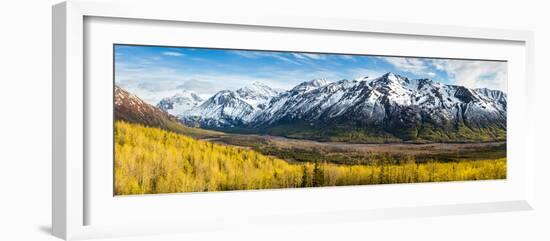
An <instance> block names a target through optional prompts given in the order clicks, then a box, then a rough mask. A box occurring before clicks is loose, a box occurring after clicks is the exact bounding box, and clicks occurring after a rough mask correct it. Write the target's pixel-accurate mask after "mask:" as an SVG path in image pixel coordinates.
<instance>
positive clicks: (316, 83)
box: [292, 79, 330, 92]
mask: <svg viewBox="0 0 550 241" xmlns="http://www.w3.org/2000/svg"><path fill="white" fill-rule="evenodd" d="M329 83H330V82H329V81H328V80H326V79H313V80H310V81H305V82H302V83H300V84H299V85H297V86H296V87H294V88H292V90H293V91H300V92H302V91H303V92H307V91H310V90H313V89H317V88H319V87H323V86H325V85H328V84H329Z"/></svg>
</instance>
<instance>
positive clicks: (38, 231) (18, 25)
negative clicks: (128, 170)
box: [0, 0, 550, 240]
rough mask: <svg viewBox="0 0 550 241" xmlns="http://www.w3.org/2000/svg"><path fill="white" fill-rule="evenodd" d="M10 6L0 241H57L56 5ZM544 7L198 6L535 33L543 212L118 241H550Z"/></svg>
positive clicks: (0, 23)
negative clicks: (53, 192)
mask: <svg viewBox="0 0 550 241" xmlns="http://www.w3.org/2000/svg"><path fill="white" fill-rule="evenodd" d="M56 2H57V1H47V0H20V1H11V2H9V3H8V2H5V3H4V4H3V5H2V8H1V10H0V18H1V19H0V30H1V31H2V36H1V37H0V41H1V42H0V43H1V44H0V56H1V57H0V59H1V61H2V62H1V63H0V64H1V65H0V66H2V67H1V68H0V104H1V110H2V112H1V113H2V114H1V116H0V136H1V143H0V144H1V145H0V151H1V154H0V193H1V194H0V240H56V238H54V237H53V236H51V235H50V233H49V229H50V226H51V224H50V219H51V214H50V212H51V210H50V206H51V194H50V193H51V172H50V171H51V158H50V156H51V151H50V149H51V141H50V140H51V104H50V103H51V71H50V68H51V61H50V59H51V55H50V53H51V34H50V32H51V11H50V10H51V9H50V6H51V4H54V3H56ZM543 4H544V1H527V0H524V1H517V2H513V3H506V2H504V1H483V2H481V1H471V0H461V1H437V0H434V1H427V0H426V1H424V0H416V1H406V0H403V1H388V0H386V1H373V2H367V1H346V0H339V1H330V2H326V3H324V2H321V1H311V2H308V1H300V2H298V1H291V0H289V1H283V0H279V1H272V0H270V1H237V0H232V1H219V3H213V1H204V0H202V1H200V3H199V2H198V1H196V2H190V3H189V7H201V8H209V10H210V11H211V13H212V14H224V13H226V12H232V13H233V12H234V13H235V14H238V13H239V12H243V13H244V12H246V11H270V12H273V13H278V14H290V15H299V16H317V17H323V16H324V17H333V18H356V19H367V20H383V21H399V22H416V23H431V24H434V23H435V24H448V25H462V26H474V27H493V28H517V29H527V30H534V31H535V69H536V73H535V77H536V79H537V81H536V83H537V86H536V90H537V96H536V98H537V102H538V103H539V104H538V106H537V109H538V110H539V112H538V116H534V117H533V118H536V119H537V128H538V130H539V131H538V134H539V135H538V137H537V138H538V146H537V150H538V151H539V162H538V166H537V168H538V175H537V196H536V198H537V199H536V203H535V208H536V211H531V212H519V213H497V214H482V215H462V216H453V217H433V218H419V219H407V220H386V221H376V222H364V223H343V224H338V225H330V226H327V225H308V224H303V225H300V226H297V227H295V228H286V229H283V230H247V229H246V228H244V229H242V230H240V231H219V232H214V233H212V232H205V233H198V234H197V233H196V234H192V235H179V236H163V237H140V238H126V239H119V240H182V239H188V240H220V239H224V240H233V239H235V240H237V239H238V240H281V239H291V240H341V239H345V240H366V239H372V240H398V239H402V240H442V239H443V240H482V239H485V240H549V239H550V233H549V232H548V225H549V224H548V223H549V222H550V188H548V187H546V185H545V184H550V175H546V170H549V171H550V169H549V168H550V165H549V164H548V163H547V162H546V160H543V159H542V158H543V155H542V154H543V153H542V151H543V150H544V148H545V143H544V141H545V138H544V137H545V136H547V135H549V134H550V133H549V127H550V125H548V124H547V122H548V121H547V119H546V118H548V117H550V115H549V113H548V112H549V110H550V108H548V106H547V104H548V101H547V100H545V97H546V95H548V94H547V93H546V92H545V89H549V88H550V83H549V79H548V77H547V76H546V75H545V72H546V69H547V67H546V66H550V58H548V57H547V55H548V54H550V49H549V48H550V44H549V43H550V26H549V24H547V23H546V24H545V22H550V16H548V15H547V10H548V7H547V6H544V5H543Z"/></svg>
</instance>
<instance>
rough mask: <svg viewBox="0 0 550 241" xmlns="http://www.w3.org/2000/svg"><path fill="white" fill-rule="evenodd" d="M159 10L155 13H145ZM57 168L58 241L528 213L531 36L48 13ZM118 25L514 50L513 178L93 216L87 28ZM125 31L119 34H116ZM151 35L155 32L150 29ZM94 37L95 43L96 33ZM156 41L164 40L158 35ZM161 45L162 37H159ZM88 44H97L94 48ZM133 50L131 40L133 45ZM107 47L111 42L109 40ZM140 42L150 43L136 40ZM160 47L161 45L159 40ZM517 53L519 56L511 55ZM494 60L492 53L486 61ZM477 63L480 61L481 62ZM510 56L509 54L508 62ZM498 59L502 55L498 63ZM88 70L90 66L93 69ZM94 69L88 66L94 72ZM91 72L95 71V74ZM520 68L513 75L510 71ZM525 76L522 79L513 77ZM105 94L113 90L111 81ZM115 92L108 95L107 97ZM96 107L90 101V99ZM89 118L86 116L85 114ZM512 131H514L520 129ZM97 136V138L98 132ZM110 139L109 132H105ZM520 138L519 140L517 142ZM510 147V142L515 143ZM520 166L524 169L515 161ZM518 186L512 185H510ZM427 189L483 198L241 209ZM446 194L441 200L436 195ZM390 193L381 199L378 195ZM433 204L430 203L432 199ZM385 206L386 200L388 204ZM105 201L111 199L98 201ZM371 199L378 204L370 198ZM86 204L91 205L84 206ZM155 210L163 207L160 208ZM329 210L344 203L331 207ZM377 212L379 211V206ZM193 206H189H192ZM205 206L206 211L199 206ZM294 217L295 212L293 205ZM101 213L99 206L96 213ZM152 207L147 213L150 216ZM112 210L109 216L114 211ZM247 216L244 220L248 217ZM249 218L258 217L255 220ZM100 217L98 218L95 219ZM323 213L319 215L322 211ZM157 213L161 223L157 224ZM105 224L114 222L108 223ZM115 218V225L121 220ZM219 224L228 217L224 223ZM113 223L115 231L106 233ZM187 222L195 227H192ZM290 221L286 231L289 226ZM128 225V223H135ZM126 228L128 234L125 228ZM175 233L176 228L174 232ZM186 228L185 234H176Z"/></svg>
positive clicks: (165, 5) (230, 198)
mask: <svg viewBox="0 0 550 241" xmlns="http://www.w3.org/2000/svg"><path fill="white" fill-rule="evenodd" d="M151 9H155V11H151ZM52 15H53V19H52V22H53V34H52V36H53V56H52V58H53V67H52V68H53V70H52V73H53V114H52V116H53V150H52V153H53V163H52V164H53V167H52V177H53V180H52V184H53V193H52V203H53V207H52V226H53V234H54V235H55V236H58V237H60V238H63V239H67V240H69V239H84V238H94V237H113V236H122V235H139V234H159V233H173V232H194V231H204V230H213V229H220V228H239V227H243V226H244V225H249V226H250V225H252V226H254V225H259V226H262V227H266V226H268V225H293V224H299V223H302V222H309V223H334V222H344V221H362V220H372V219H384V218H400V217H423V216H434V215H451V214H467V213H483V212H498V211H514V210H530V209H532V208H533V203H534V172H535V171H534V169H535V164H536V157H535V155H534V151H533V148H534V146H535V145H534V142H535V140H534V139H535V138H534V131H535V130H534V129H533V127H534V125H532V124H530V121H531V120H529V118H528V117H529V116H533V115H532V114H531V112H530V111H531V110H530V106H531V105H530V103H531V101H532V100H531V99H530V97H529V96H530V95H529V93H531V92H532V91H533V90H532V89H531V88H532V86H533V84H532V83H533V34H532V33H531V32H529V31H518V30H496V29H481V28H467V27H456V26H439V25H421V24H408V23H389V22H372V21H358V20H351V19H321V18H301V17H295V16H277V15H265V14H261V16H260V15H254V14H253V13H250V15H246V16H244V15H238V16H237V15H231V14H229V13H228V14H227V15H216V16H211V15H208V14H207V13H206V12H204V11H198V10H196V9H189V8H187V7H186V4H185V3H183V2H181V1H179V2H178V1H167V0H162V1H155V2H134V1H112V2H99V1H86V0H69V1H66V2H64V3H60V4H58V5H55V6H54V7H53V14H52ZM93 18H114V19H119V20H124V21H134V20H135V21H145V22H146V21H152V22H156V24H157V25H158V24H163V23H168V22H170V23H174V24H178V23H181V24H214V25H216V26H217V25H223V28H224V29H226V30H227V29H229V31H231V28H242V27H244V28H246V27H253V28H255V29H260V30H261V29H264V28H265V29H277V30H278V31H279V32H282V31H292V30H300V31H302V32H305V33H307V32H308V31H318V32H317V33H321V34H323V33H325V34H328V33H358V34H383V35H391V36H394V37H396V38H399V37H400V36H401V37H403V38H408V37H421V38H427V39H440V40H442V41H446V40H453V41H455V42H468V41H477V42H482V43H484V44H488V45H491V44H493V43H497V42H499V43H503V44H510V45H513V46H516V47H514V48H515V49H519V50H514V51H516V52H515V54H513V55H514V56H517V58H518V59H521V61H519V60H518V61H515V63H516V65H514V66H518V67H517V69H518V71H515V70H514V71H512V72H514V73H516V74H518V76H520V77H519V78H518V79H519V80H514V81H515V82H513V83H512V85H510V86H509V88H511V89H512V88H513V89H514V91H513V92H512V93H510V97H509V98H510V105H511V111H510V112H509V119H511V120H510V121H511V122H513V123H512V124H513V125H510V126H511V128H512V129H515V131H514V132H513V133H512V134H509V142H510V144H509V145H508V150H509V155H511V156H512V157H513V158H512V159H514V158H515V159H516V160H518V161H517V162H513V164H514V165H510V167H509V168H510V169H511V170H512V171H516V172H517V173H518V175H512V176H513V178H512V179H510V180H507V181H506V182H490V181H489V182H458V183H452V184H437V183H434V184H428V185H422V186H420V187H413V186H411V185H389V186H387V185H384V186H371V187H369V188H360V187H357V186H350V187H339V188H335V189H331V188H320V189H315V190H313V189H309V190H308V191H307V193H306V192H304V190H267V191H252V192H250V191H247V192H231V193H217V194H184V195H152V196H148V197H142V198H140V199H139V200H138V199H137V198H136V199H126V200H121V199H118V200H116V202H119V203H121V204H123V205H122V206H120V207H119V208H122V207H126V208H122V209H124V211H121V212H113V209H110V208H109V207H107V205H111V204H109V202H100V203H101V204H100V205H99V206H98V207H99V208H97V209H94V208H91V209H90V204H89V202H95V203H98V202H96V201H94V200H95V198H94V197H90V196H93V195H94V194H93V191H92V190H93V188H91V187H90V180H87V178H88V177H89V176H90V175H86V173H87V172H88V171H89V170H88V169H90V168H92V166H90V165H93V164H90V162H89V161H90V160H88V161H86V160H85V156H87V155H89V154H90V153H89V151H90V150H88V149H87V148H88V147H89V146H88V143H86V141H85V140H86V135H88V134H89V133H90V131H91V130H89V129H87V128H89V125H86V123H87V121H89V120H87V119H86V118H87V114H86V113H88V112H89V111H90V110H89V107H90V106H89V104H87V101H86V98H87V97H86V94H85V93H86V91H87V90H86V89H87V88H96V87H97V86H89V85H87V84H86V83H85V78H86V68H89V67H90V66H89V63H87V62H86V61H87V56H86V53H88V52H87V51H86V47H87V46H88V45H86V44H85V43H86V41H87V39H86V34H90V33H85V32H86V31H88V29H86V19H93ZM122 27H124V26H123V25H122ZM151 28H154V26H152V27H151ZM94 31H95V30H93V31H92V32H91V33H92V34H94V33H102V31H101V30H100V31H95V32H94ZM159 33H160V34H162V32H159ZM159 36H160V35H159ZM92 39H93V38H92ZM134 40H135V39H134ZM106 41H107V42H108V41H111V40H109V39H107V40H106ZM143 41H155V40H152V39H151V40H147V39H142V40H141V42H143ZM161 42H162V40H161ZM517 51H521V52H520V53H517ZM487 54H490V53H487ZM480 55H481V57H483V56H484V55H483V54H480ZM511 55H512V54H511ZM498 56H499V55H498ZM91 62H93V61H91ZM92 67H93V66H92ZM93 68H95V67H93ZM513 68H516V67H513ZM519 69H521V70H519ZM108 82H109V84H112V83H111V82H110V81H108ZM110 91H112V89H111V90H110ZM92 98H93V97H92ZM88 114H89V113H88ZM512 126H518V127H517V128H515V127H512ZM93 131H96V130H95V129H94V130H93ZM106 131H112V130H106ZM514 133H516V134H514ZM512 138H514V139H512ZM520 158H521V160H522V161H521V162H520V161H519V159H520ZM516 177H517V178H516ZM430 189H433V190H437V189H451V190H454V191H456V192H457V193H458V192H463V193H469V192H470V191H468V190H476V191H475V192H471V193H476V192H477V193H479V194H480V195H479V196H476V195H474V194H468V195H466V196H467V197H465V198H463V199H457V198H454V199H453V197H452V195H451V196H450V197H449V198H448V199H447V200H441V202H423V201H422V200H421V199H415V200H414V201H411V202H409V203H408V204H407V205H404V204H403V202H390V204H389V203H384V200H383V199H380V200H377V201H376V200H375V201H370V202H372V204H373V206H372V207H373V208H364V209H362V208H358V205H355V206H354V205H353V204H350V205H349V208H347V209H342V208H340V209H338V208H331V207H328V209H327V207H326V206H321V205H318V206H316V205H312V206H311V207H310V208H308V210H304V211H300V210H293V211H283V210H282V208H283V207H284V208H286V209H287V210H288V209H292V208H291V207H292V206H290V204H289V203H286V205H287V206H285V203H284V202H283V204H281V208H280V209H277V208H269V207H267V206H269V205H266V207H265V208H264V210H262V211H265V212H264V213H261V215H259V216H254V215H253V212H258V210H260V208H262V207H260V206H253V205H251V206H248V207H247V206H243V205H242V204H240V206H239V204H237V203H242V202H243V201H245V200H254V201H255V202H265V203H267V204H269V202H274V201H273V200H277V199H278V198H279V199H282V198H296V199H303V200H308V199H312V198H319V199H325V198H326V197H327V195H330V196H340V197H342V198H344V197H347V198H349V197H353V195H358V197H361V196H360V195H363V194H360V193H362V192H363V193H364V194H366V193H369V195H372V194H373V193H374V194H378V195H380V197H384V195H394V194H388V193H398V194H397V195H401V194H403V193H409V194H412V193H414V192H418V191H425V192H429V190H430ZM488 189H495V190H499V193H489V194H491V195H492V194H495V195H493V197H492V198H484V197H482V195H481V193H483V191H484V190H488ZM442 192H443V191H442ZM384 193H386V194H384ZM429 195H432V194H429ZM388 197H389V196H388ZM103 198H104V199H107V198H113V197H112V196H110V197H103ZM374 199H375V198H374ZM90 200H91V201H90ZM159 200H161V201H159ZM219 200H224V201H225V202H227V203H230V204H231V203H235V206H233V210H232V212H227V213H224V212H222V211H223V210H222V209H219V210H218V211H219V212H220V213H221V214H218V215H217V216H216V215H215V214H211V216H208V215H206V216H207V217H209V218H210V219H209V218H205V219H199V212H195V213H191V215H189V217H187V218H186V219H181V218H179V217H178V216H177V215H178V214H177V212H173V213H172V212H170V211H171V210H172V211H173V207H174V206H176V205H182V203H185V205H188V206H187V210H188V211H189V208H191V209H196V210H201V208H205V207H206V206H205V205H216V203H217V202H219ZM334 201H342V200H339V199H334ZM375 202H379V203H380V204H375ZM154 205H162V206H163V207H166V208H164V209H162V210H161V209H155V208H152V206H154ZM194 205H195V206H194ZM201 205H202V206H201ZM297 205H298V207H299V205H300V204H299V203H298V204H297ZM96 206H97V205H96ZM147 207H149V208H147ZM111 208H112V207H111ZM132 208H134V209H137V208H140V209H142V211H143V208H145V209H149V210H145V211H143V212H144V213H145V214H143V215H142V217H131V218H132V219H134V220H129V219H130V218H128V217H126V218H123V217H121V216H122V215H123V214H126V216H128V214H131V211H132ZM247 208H248V209H250V210H252V211H250V212H247V211H246V209H247ZM255 208H257V209H256V210H255ZM96 210H103V212H102V213H101V211H96ZM320 210H324V211H320ZM96 212H97V213H98V216H101V217H102V219H98V220H100V222H90V218H89V217H90V216H94V215H96V214H95V213H96ZM154 213H162V215H163V216H162V217H163V218H162V219H160V218H159V216H158V215H157V216H155V214H154ZM109 215H111V216H109ZM117 215H118V216H117ZM224 215H225V216H224ZM107 218H110V219H112V220H115V221H117V222H113V223H106V222H105V223H103V222H104V220H105V219H107ZM193 218H197V219H196V220H193ZM145 219H151V220H154V222H155V223H156V224H158V225H152V224H151V223H146V222H144V221H143V220H145ZM289 220H291V221H289ZM131 221H133V222H131ZM121 223H124V224H121ZM174 223H179V224H180V225H174ZM181 224H185V225H181Z"/></svg>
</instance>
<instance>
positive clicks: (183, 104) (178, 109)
mask: <svg viewBox="0 0 550 241" xmlns="http://www.w3.org/2000/svg"><path fill="white" fill-rule="evenodd" d="M203 102H204V100H203V99H202V98H201V97H200V96H199V95H197V94H196V93H195V92H193V91H190V90H180V91H179V92H178V93H176V94H175V95H173V96H171V97H166V98H163V99H161V100H160V101H159V103H158V104H157V107H158V108H160V109H161V110H163V111H166V112H168V113H170V114H172V115H178V114H181V113H183V112H185V111H188V110H190V109H192V108H194V107H196V106H198V105H200V104H202V103H203Z"/></svg>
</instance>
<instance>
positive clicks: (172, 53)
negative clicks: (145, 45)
mask: <svg viewBox="0 0 550 241" xmlns="http://www.w3.org/2000/svg"><path fill="white" fill-rule="evenodd" d="M162 54H163V55H166V56H172V57H180V56H183V54H182V53H180V52H174V51H165V52H162Z"/></svg>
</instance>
